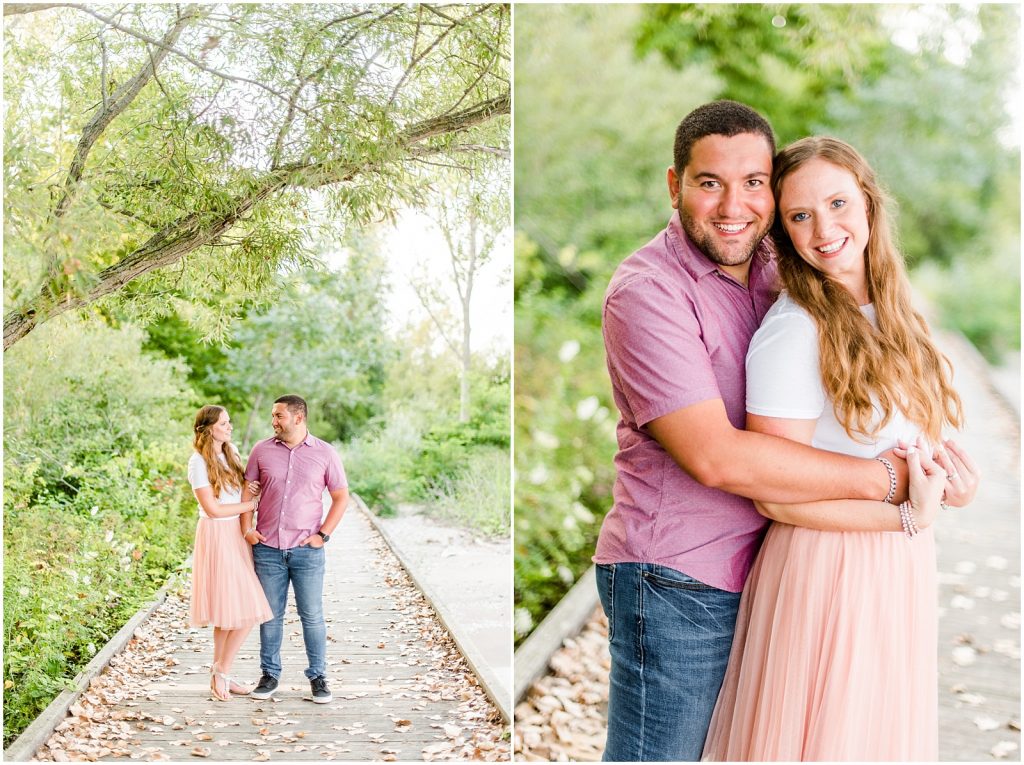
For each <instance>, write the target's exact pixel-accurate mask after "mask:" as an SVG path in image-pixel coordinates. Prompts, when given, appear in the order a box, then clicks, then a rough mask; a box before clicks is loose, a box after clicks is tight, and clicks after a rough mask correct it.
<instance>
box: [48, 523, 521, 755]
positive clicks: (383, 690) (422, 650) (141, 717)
mask: <svg viewBox="0 0 1024 765" xmlns="http://www.w3.org/2000/svg"><path fill="white" fill-rule="evenodd" d="M373 545H374V546H375V547H376V546H377V545H379V549H375V553H376V557H375V563H374V565H375V567H376V569H377V574H376V575H377V577H378V579H379V581H381V582H383V583H384V585H385V586H384V587H382V588H381V591H380V593H379V594H377V595H375V596H374V598H379V599H381V600H383V601H384V605H385V606H386V610H387V611H388V612H389V613H390V614H392V616H393V618H392V621H391V623H390V624H389V625H388V626H387V627H384V628H383V630H380V631H378V632H376V633H375V634H374V636H373V643H374V645H376V647H377V648H380V649H381V654H380V657H379V658H374V659H372V660H367V659H358V658H356V657H348V656H346V655H345V643H343V642H339V641H337V640H336V639H332V640H330V641H329V646H330V647H329V649H328V652H329V655H333V656H332V658H336V659H339V660H340V662H341V664H342V665H355V664H358V663H366V664H374V665H379V666H380V668H379V669H378V670H375V671H376V672H379V673H381V674H382V675H386V677H381V678H380V680H379V682H377V683H376V685H374V684H373V683H369V682H368V683H367V684H366V685H365V686H364V687H365V690H360V691H358V692H354V693H352V692H348V691H346V690H340V689H339V690H336V691H335V702H334V704H336V705H337V707H338V709H339V712H338V714H337V720H338V722H339V723H342V724H337V725H326V726H325V725H324V724H323V718H321V719H319V720H316V721H310V720H309V719H303V717H304V716H303V715H302V714H301V713H296V712H290V713H287V714H285V713H282V712H279V711H278V710H279V709H281V708H283V707H286V706H287V705H286V704H275V703H274V702H273V701H271V702H254V701H250V700H244V699H239V700H237V702H238V703H239V704H249V705H250V706H249V707H248V708H247V710H246V714H244V715H243V716H242V717H241V718H239V716H238V715H237V714H234V715H229V714H228V713H227V712H225V707H231V708H233V709H235V710H238V709H240V707H235V702H233V703H232V704H229V705H224V706H217V705H215V704H213V703H211V702H209V701H208V699H207V696H206V695H205V694H202V693H197V694H196V698H195V701H194V702H192V703H186V704H182V703H181V702H179V701H176V702H169V701H166V700H165V701H164V703H163V704H161V692H163V696H164V699H167V697H168V695H169V694H171V693H178V694H179V696H178V697H177V698H180V692H181V685H180V681H182V680H183V678H185V676H188V675H196V676H199V677H203V678H204V682H205V673H207V672H208V671H209V670H208V666H209V665H208V661H209V657H210V654H211V652H212V648H211V646H210V635H209V633H210V630H202V631H188V630H187V629H186V627H185V625H186V624H187V623H188V590H187V587H186V586H184V585H183V586H182V587H180V588H178V590H177V591H176V592H173V593H172V594H171V595H170V596H169V597H168V599H167V601H166V602H165V603H164V604H162V605H161V606H160V607H159V608H158V609H157V610H156V611H155V612H154V613H153V615H152V616H151V617H150V618H149V619H148V620H147V621H146V622H145V623H144V624H143V626H142V627H140V628H139V629H138V630H136V632H135V636H134V637H133V638H132V640H131V641H130V642H129V644H128V645H127V647H126V648H125V650H124V651H123V652H122V653H121V654H119V655H118V656H116V657H115V658H114V659H113V660H112V661H111V664H110V666H109V667H108V668H107V669H106V670H104V671H103V672H102V673H101V674H100V675H98V676H97V677H96V678H94V679H93V680H92V681H91V683H90V685H89V687H88V689H87V690H86V691H85V693H83V694H82V696H81V697H80V698H79V700H78V701H77V703H76V704H75V705H73V706H72V707H71V709H70V712H69V715H68V717H67V718H66V719H65V720H64V721H63V722H61V723H60V725H59V726H58V727H57V728H56V730H55V732H54V734H53V735H52V736H51V737H50V739H49V740H48V741H47V743H46V744H45V745H44V746H43V747H42V748H41V749H40V750H39V752H38V753H37V755H36V759H38V760H48V761H58V762H68V761H90V762H91V761H96V760H99V759H110V758H131V759H133V760H144V761H165V760H175V761H181V760H190V759H193V758H198V759H204V758H209V759H211V760H226V759H244V760H248V761H254V762H264V761H268V760H296V759H311V758H312V759H321V760H338V761H344V760H352V759H361V760H382V761H385V762H387V761H396V760H428V761H434V760H436V761H440V760H488V761H508V760H509V759H510V753H509V750H510V745H509V742H508V740H507V728H506V726H504V725H502V723H501V717H500V714H499V713H498V712H497V710H496V709H495V708H494V707H493V705H491V703H490V702H489V700H488V699H487V697H486V695H485V694H484V692H483V691H482V689H481V688H480V687H479V685H478V684H477V682H476V678H475V676H474V675H473V674H472V672H470V670H469V669H468V666H467V665H466V663H465V660H464V659H463V658H462V656H461V654H459V652H458V650H457V648H456V647H455V644H454V643H453V641H452V640H451V638H450V637H449V635H448V633H447V632H446V631H445V630H444V628H443V627H441V625H440V624H439V623H438V622H437V619H436V617H435V615H434V612H433V610H432V608H431V607H430V606H429V604H428V603H427V602H426V600H424V598H423V596H422V594H421V593H420V592H419V590H417V589H416V587H415V586H414V585H413V584H412V583H411V582H410V580H409V579H408V577H407V576H406V574H405V572H404V571H402V570H401V568H400V567H399V565H398V563H397V561H396V560H395V559H394V557H393V556H392V554H391V552H390V551H389V550H388V549H387V548H386V547H385V546H384V545H383V542H380V541H379V540H377V539H375V541H374V542H373ZM329 629H330V625H329ZM338 629H339V628H338V626H337V625H335V626H334V630H335V631H337V630H338ZM364 637H366V636H360V639H362V638H364ZM192 644H194V645H192ZM183 648H184V650H187V651H189V652H190V653H191V654H193V655H195V656H196V662H197V664H196V665H195V666H184V665H182V662H181V660H180V659H179V658H177V657H176V656H175V653H176V652H177V653H178V656H181V655H182V654H181V651H182V650H183ZM202 661H205V662H206V663H205V664H202V663H198V662H202ZM409 668H412V672H413V674H412V675H411V677H410V676H409V671H410V670H409ZM400 670H404V671H405V673H406V674H405V677H406V679H405V680H403V679H402V678H401V677H397V676H398V675H399V674H400ZM345 671H346V670H345V669H344V668H342V669H341V670H340V672H341V673H342V674H343V675H344V673H345ZM391 672H393V674H389V673H391ZM176 687H177V689H176V690H175V688H176ZM190 687H194V686H190ZM367 697H369V698H367ZM374 699H376V700H375V701H374ZM396 700H399V703H400V706H401V708H402V709H407V710H408V714H407V715H406V714H402V715H396V714H394V712H393V711H392V712H389V711H385V709H384V708H382V707H387V708H388V709H390V710H393V709H394V708H395V703H394V702H395V701H396ZM275 701H276V700H275ZM369 702H373V703H369ZM355 703H361V704H366V706H368V707H369V708H370V709H373V710H375V711H373V712H368V713H367V714H366V715H364V717H365V719H355V720H352V719H351V714H349V717H348V720H349V721H348V722H346V717H345V712H346V710H348V709H351V706H349V705H352V704H355ZM168 704H179V705H178V706H168ZM275 706H276V707H277V709H275ZM211 707H214V708H211ZM373 716H379V717H380V718H383V719H379V720H377V719H373ZM381 723H383V725H382V724H381ZM374 728H376V730H377V731H380V730H386V731H387V732H388V733H387V734H383V733H380V732H373V731H374ZM403 738H408V739H409V740H410V742H413V741H415V743H413V744H412V745H405V746H403V745H401V744H400V743H396V742H401V740H402V739H403ZM424 740H428V741H430V742H431V743H428V744H426V745H424V744H423V741H424Z"/></svg>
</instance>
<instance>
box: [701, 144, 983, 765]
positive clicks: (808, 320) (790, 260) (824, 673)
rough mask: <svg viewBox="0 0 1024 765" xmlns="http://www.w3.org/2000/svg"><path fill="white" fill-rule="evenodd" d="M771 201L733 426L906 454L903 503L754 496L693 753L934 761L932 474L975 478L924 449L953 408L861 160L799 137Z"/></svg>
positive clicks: (862, 450) (838, 447)
mask: <svg viewBox="0 0 1024 765" xmlns="http://www.w3.org/2000/svg"><path fill="white" fill-rule="evenodd" d="M772 191H773V192H774V194H775V199H776V205H777V210H776V221H775V224H774V229H773V236H774V239H775V242H776V245H777V249H778V259H779V273H780V277H781V279H782V283H783V286H784V288H785V291H784V292H783V294H782V295H781V296H780V297H779V300H778V302H777V303H776V304H775V305H774V306H773V307H772V309H771V310H770V311H769V312H768V314H767V316H765V319H764V322H763V323H762V325H761V328H760V329H759V330H758V332H757V334H756V335H755V336H754V339H753V340H752V341H751V344H750V349H749V351H748V355H747V412H748V416H747V428H748V429H750V430H757V431H760V432H763V433H769V434H772V435H776V436H781V437H785V438H790V439H793V440H796V441H800V442H803V443H808V444H812V445H813V446H816V447H818V448H822V449H828V450H831V451H837V452H843V453H846V454H851V455H855V456H864V457H870V456H873V455H875V454H878V453H880V452H883V451H885V450H887V449H890V448H893V447H895V446H896V445H897V441H904V442H906V443H915V444H916V446H911V447H910V448H909V449H908V454H907V463H908V467H909V469H910V498H911V503H910V504H909V505H907V504H904V505H901V506H900V507H899V508H897V507H895V506H893V505H891V504H888V503H886V502H868V501H857V500H844V501H827V502H815V503H807V504H800V505H783V504H769V503H757V505H758V509H759V511H760V512H761V513H762V514H763V515H765V516H767V517H769V518H771V519H773V520H774V521H775V523H773V524H772V525H771V526H770V527H769V530H768V533H767V535H766V537H765V540H764V544H763V546H762V548H761V551H760V553H759V554H758V557H757V559H756V561H755V563H754V566H753V568H752V570H751V572H750V576H749V578H748V580H747V584H746V587H745V589H744V592H743V598H742V601H741V604H740V612H739V616H738V618H737V624H736V636H735V639H734V642H733V646H732V653H731V655H730V659H729V668H728V670H727V672H726V677H725V681H724V683H723V686H722V691H721V694H720V696H719V699H718V704H717V706H716V708H715V713H714V717H713V719H712V723H711V729H710V731H709V732H708V739H707V742H706V744H705V749H704V759H709V760H805V761H806V760H815V761H816V760H903V761H905V760H936V759H937V758H938V724H937V668H936V662H937V657H936V652H937V613H936V593H937V590H936V560H935V540H934V536H933V533H932V529H931V524H932V521H933V520H934V518H935V517H936V513H937V512H938V508H939V505H940V503H941V502H942V497H943V489H944V488H945V485H946V480H947V479H949V480H951V481H957V480H959V478H958V477H957V475H955V474H956V473H957V472H958V471H962V472H964V473H965V476H966V477H968V478H970V479H972V480H973V472H974V467H973V465H972V464H971V463H970V460H969V458H967V457H966V455H963V454H960V453H957V452H954V453H953V454H952V455H950V454H946V453H944V452H942V451H941V449H940V451H939V452H938V453H937V454H936V459H937V460H938V461H937V462H936V461H933V459H932V457H931V447H929V446H928V444H929V443H931V444H939V443H940V439H941V432H942V429H943V427H944V426H945V425H946V424H949V425H952V426H956V427H959V426H960V424H961V420H962V418H961V414H960V399H959V397H958V396H957V394H956V392H955V391H954V390H953V388H952V386H951V385H950V377H951V371H950V365H949V362H948V360H946V359H945V357H943V356H942V354H941V353H939V351H938V350H937V349H936V348H935V346H934V344H933V343H932V340H931V338H930V335H929V331H928V327H927V325H926V324H925V322H924V320H923V319H922V318H921V316H920V314H918V313H917V312H916V311H915V310H914V309H913V307H912V305H911V298H910V286H909V283H908V280H907V276H906V272H905V269H904V266H903V262H902V257H901V255H900V253H899V252H898V250H897V249H896V247H895V245H894V243H893V239H892V235H891V232H890V230H889V224H888V221H887V217H886V209H885V198H884V196H883V193H882V191H881V189H880V188H879V186H878V184H877V183H876V181H875V178H874V173H873V172H872V170H871V168H870V167H869V166H868V164H867V163H866V162H865V161H864V159H863V158H862V157H861V156H860V155H859V154H858V153H857V152H856V151H855V150H854V149H853V148H852V147H851V146H849V145H847V144H845V143H843V142H841V141H838V140H835V139H831V138H806V139H803V140H801V141H797V142H796V143H794V144H792V145H791V146H789V147H787V148H786V149H785V150H783V151H782V152H780V153H779V155H778V156H777V157H776V159H775V164H774V170H773V174H772ZM951 451H953V448H952V447H951ZM891 472H892V471H891V468H890V473H891ZM894 487H895V479H894Z"/></svg>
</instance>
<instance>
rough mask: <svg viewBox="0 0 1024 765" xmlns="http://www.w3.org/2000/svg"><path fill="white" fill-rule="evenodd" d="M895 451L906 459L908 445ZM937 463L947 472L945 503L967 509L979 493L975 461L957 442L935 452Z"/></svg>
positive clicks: (948, 443)
mask: <svg viewBox="0 0 1024 765" xmlns="http://www.w3.org/2000/svg"><path fill="white" fill-rule="evenodd" d="M898 443H899V445H898V447H897V448H896V449H895V450H894V451H895V453H896V455H897V456H900V457H905V455H906V453H907V445H906V444H905V443H904V442H903V441H899V442H898ZM934 457H935V461H936V462H938V463H939V465H940V466H941V467H942V469H943V470H945V471H946V493H945V502H946V504H947V505H950V506H952V507H966V506H967V505H969V504H970V503H971V502H972V501H973V500H974V495H975V494H976V493H977V492H978V482H979V480H980V479H981V473H980V472H979V471H978V466H977V465H975V464H974V460H972V459H971V458H970V456H969V455H968V454H967V452H966V451H964V450H963V448H961V447H960V446H958V445H957V444H956V442H955V441H952V440H950V441H946V442H945V443H943V444H941V445H940V446H939V447H938V448H937V449H936V450H935V455H934Z"/></svg>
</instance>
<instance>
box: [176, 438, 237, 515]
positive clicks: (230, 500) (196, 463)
mask: <svg viewBox="0 0 1024 765" xmlns="http://www.w3.org/2000/svg"><path fill="white" fill-rule="evenodd" d="M218 456H219V457H220V460H221V462H223V463H224V464H225V465H226V464H227V461H226V460H225V459H224V456H223V455H218ZM188 482H189V484H191V486H192V489H193V491H194V490H195V489H201V488H203V487H204V486H209V485H210V474H209V471H208V470H207V469H206V460H204V459H203V455H201V454H200V453H199V452H192V456H191V457H189V460H188ZM217 501H218V502H219V503H220V504H222V505H233V504H236V503H238V502H241V501H242V490H241V488H238V489H231V488H228V487H226V486H225V487H223V488H221V492H220V496H219V497H217ZM199 515H201V516H202V517H203V518H209V517H210V516H208V515H207V514H206V513H205V512H204V511H203V507H202V505H200V506H199ZM236 518H238V516H237V515H232V516H229V517H227V518H214V519H212V520H218V521H224V520H235V519H236Z"/></svg>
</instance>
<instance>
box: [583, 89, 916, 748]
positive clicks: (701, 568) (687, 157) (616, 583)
mask: <svg viewBox="0 0 1024 765" xmlns="http://www.w3.org/2000/svg"><path fill="white" fill-rule="evenodd" d="M774 153H775V139H774V135H773V132H772V129H771V126H770V125H769V124H768V122H767V121H766V120H765V119H764V118H763V117H762V116H761V115H759V114H758V113H757V112H755V111H754V110H752V109H750V108H749V107H746V106H744V105H742V104H738V103H735V102H732V101H717V102H714V103H711V104H705V105H704V106H701V107H699V108H697V109H696V110H694V111H693V112H691V113H690V114H689V115H688V116H687V117H686V118H685V119H684V120H683V121H682V122H681V123H680V125H679V127H678V129H677V131H676V140H675V147H674V155H675V156H674V165H673V167H671V168H669V170H668V187H669V194H670V197H671V201H672V207H673V208H674V209H676V210H677V211H678V212H677V214H675V215H673V217H672V219H671V220H670V221H669V224H668V227H667V228H666V229H665V230H664V231H662V232H661V233H660V234H658V236H656V237H655V238H654V239H653V240H651V242H649V243H648V244H647V245H646V246H644V247H643V248H641V249H640V250H638V251H637V252H635V253H634V254H633V255H631V256H630V257H628V258H627V259H626V260H625V261H623V263H622V264H621V265H620V266H619V268H618V269H617V270H616V272H615V275H614V276H613V277H612V280H611V283H610V285H609V287H608V292H607V294H606V297H605V304H604V315H603V333H604V340H605V348H606V352H607V363H608V371H609V374H610V376H611V380H612V388H613V395H614V398H615V403H616V405H617V407H618V409H619V411H620V414H621V419H620V421H619V423H618V428H617V435H618V441H619V451H618V454H617V455H616V457H615V465H616V471H617V478H616V482H615V487H614V490H613V496H614V506H613V508H612V510H611V511H610V512H609V513H608V515H607V516H606V517H605V519H604V523H603V525H602V527H601V534H600V538H599V540H598V544H597V551H596V554H595V556H594V561H595V562H596V563H597V564H598V567H597V572H598V573H597V577H598V579H597V583H598V588H599V591H600V597H601V602H602V604H603V606H604V610H605V613H606V614H607V615H608V621H609V641H610V647H611V655H612V668H611V677H610V696H609V705H608V741H607V745H606V748H605V753H604V759H605V760H610V761H652V760H692V761H695V760H699V759H700V756H701V750H702V749H703V746H704V739H705V736H706V735H707V730H708V726H709V724H710V719H711V714H712V711H713V709H714V705H715V701H716V699H717V696H718V691H719V689H720V687H721V684H722V678H723V675H724V672H725V668H726V664H727V662H728V658H729V650H730V647H731V644H732V636H733V630H734V625H735V620H736V612H737V606H738V604H739V598H740V592H741V590H742V589H743V583H744V580H745V579H746V576H747V572H748V570H749V568H750V565H751V563H752V560H753V557H754V554H755V553H756V552H757V548H758V546H759V545H760V542H761V539H762V536H763V531H764V528H765V526H766V524H767V521H766V520H765V519H764V518H762V517H761V516H760V515H759V514H758V513H757V511H756V510H755V508H754V506H753V503H752V502H751V501H750V500H749V499H746V497H751V498H756V499H760V500H764V501H768V502H771V501H779V502H807V501H813V500H820V499H843V498H864V499H877V500H881V499H883V498H886V497H888V499H890V500H891V501H896V502H899V501H900V500H902V499H903V498H905V493H906V466H905V463H904V462H903V461H902V460H901V459H892V458H890V462H891V463H892V466H894V467H892V466H886V465H885V464H884V463H883V462H881V461H877V460H863V459H857V458H854V457H848V456H843V455H839V454H833V453H830V452H823V451H818V450H815V449H813V448H811V447H808V446H805V445H802V444H798V443H795V442H792V441H787V440H784V439H779V438H773V437H772V436H768V435H763V434H759V433H753V432H746V431H745V430H743V428H744V424H745V420H746V414H745V397H746V385H745V369H744V361H745V356H746V351H747V346H748V344H749V342H750V339H751V337H752V336H753V334H754V331H755V330H756V329H757V328H758V325H759V324H760V322H761V319H762V318H763V316H764V314H765V313H766V312H767V310H768V308H769V307H770V306H771V304H772V302H773V301H774V300H775V297H776V286H775V281H776V280H775V276H776V274H775V266H774V262H773V261H772V259H771V257H770V253H771V248H770V246H769V243H768V242H762V240H763V239H764V237H765V235H766V234H767V233H768V231H769V229H770V227H771V224H772V221H773V218H774V214H775V204H774V200H773V198H772V193H771V189H770V179H771V172H772V157H773V155H774ZM893 479H895V484H891V481H892V480H893ZM891 485H894V486H895V491H894V492H890V487H891ZM893 512H894V513H895V512H896V510H895V508H894V509H893Z"/></svg>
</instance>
